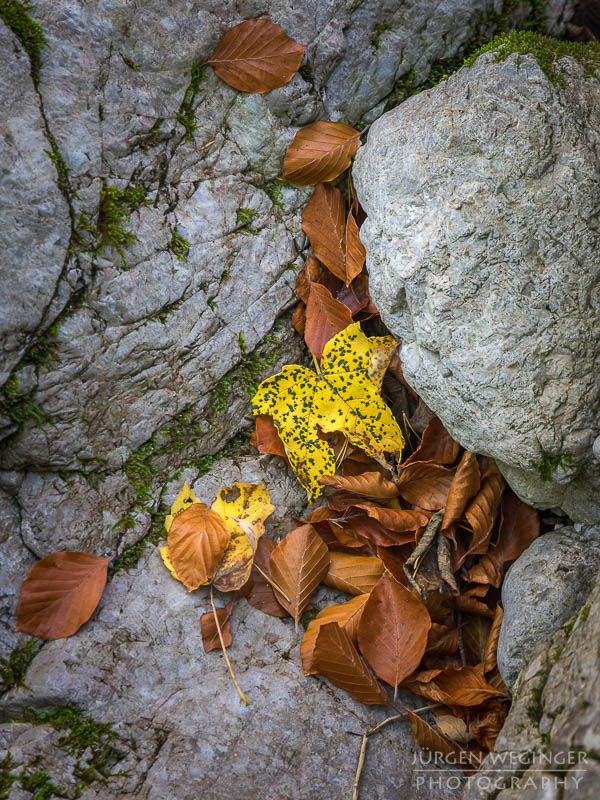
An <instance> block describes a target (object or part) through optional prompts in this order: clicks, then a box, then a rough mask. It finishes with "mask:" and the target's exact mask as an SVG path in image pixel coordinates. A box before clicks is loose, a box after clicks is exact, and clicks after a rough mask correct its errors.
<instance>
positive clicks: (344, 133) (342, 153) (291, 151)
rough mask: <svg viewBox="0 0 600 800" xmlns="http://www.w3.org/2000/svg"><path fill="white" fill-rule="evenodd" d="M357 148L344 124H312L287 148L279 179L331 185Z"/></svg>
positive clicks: (357, 137) (357, 135)
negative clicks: (281, 177) (327, 182)
mask: <svg viewBox="0 0 600 800" xmlns="http://www.w3.org/2000/svg"><path fill="white" fill-rule="evenodd" d="M359 144H360V133H359V131H357V130H356V129H355V128H352V127H350V125H346V124H345V123H344V122H324V121H322V120H319V121H318V122H313V123H311V124H310V125H307V126H306V128H301V129H300V130H299V131H298V133H297V134H296V135H295V137H294V140H293V142H292V143H291V145H290V146H289V147H288V149H287V152H286V154H285V161H284V162H283V177H284V178H286V179H287V180H289V181H293V182H294V183H297V184H299V185H300V186H310V185H313V184H315V183H325V182H326V181H333V180H335V179H336V178H337V176H338V175H341V173H342V172H343V171H344V170H345V169H347V168H348V167H349V166H350V164H351V162H352V158H353V156H354V154H355V153H356V151H357V150H358V145H359ZM359 272H360V270H359Z"/></svg>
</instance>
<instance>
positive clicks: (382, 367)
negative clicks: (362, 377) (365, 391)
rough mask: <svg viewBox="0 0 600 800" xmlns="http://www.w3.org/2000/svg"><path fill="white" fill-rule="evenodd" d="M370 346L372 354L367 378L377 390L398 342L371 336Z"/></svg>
mask: <svg viewBox="0 0 600 800" xmlns="http://www.w3.org/2000/svg"><path fill="white" fill-rule="evenodd" d="M371 346H372V349H373V352H372V355H371V363H370V364H369V378H370V379H371V380H372V381H373V383H374V384H375V386H377V388H378V389H381V385H382V383H383V377H384V375H385V372H386V370H387V368H388V366H389V364H390V361H391V360H392V356H393V355H394V353H395V352H396V350H397V348H398V342H397V341H396V340H395V339H393V338H392V337H391V336H372V337H371Z"/></svg>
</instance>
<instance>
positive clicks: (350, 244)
mask: <svg viewBox="0 0 600 800" xmlns="http://www.w3.org/2000/svg"><path fill="white" fill-rule="evenodd" d="M344 249H345V251H346V281H345V283H346V286H349V285H350V283H351V282H352V281H353V280H354V278H356V276H357V275H359V274H360V273H361V272H362V268H363V267H364V265H365V259H366V257H367V251H366V250H365V246H364V244H363V243H362V242H361V240H360V236H359V233H358V225H357V224H356V220H355V219H354V214H353V213H352V209H350V211H349V212H348V219H347V220H346V243H345V248H344Z"/></svg>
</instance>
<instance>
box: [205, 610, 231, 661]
mask: <svg viewBox="0 0 600 800" xmlns="http://www.w3.org/2000/svg"><path fill="white" fill-rule="evenodd" d="M233 603H234V601H233V600H231V601H230V602H229V603H227V605H226V606H225V607H224V608H218V609H217V617H218V618H219V625H220V626H221V633H222V634H223V642H224V643H225V647H230V645H231V643H232V641H233V640H232V638H231V615H232V613H233ZM200 630H201V631H202V644H203V646H204V652H205V653H210V651H211V650H221V640H220V639H219V632H218V631H217V626H216V624H215V615H214V614H213V612H212V611H208V612H207V613H206V614H202V616H201V617H200Z"/></svg>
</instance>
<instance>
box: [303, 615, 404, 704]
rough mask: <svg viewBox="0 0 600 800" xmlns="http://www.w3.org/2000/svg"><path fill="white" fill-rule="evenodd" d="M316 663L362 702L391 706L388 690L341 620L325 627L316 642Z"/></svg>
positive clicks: (330, 678)
mask: <svg viewBox="0 0 600 800" xmlns="http://www.w3.org/2000/svg"><path fill="white" fill-rule="evenodd" d="M313 666H314V668H315V669H316V670H317V672H320V673H321V674H322V675H326V676H327V678H329V680H330V681H331V683H332V684H333V685H334V686H337V687H338V688H339V689H344V690H345V691H346V692H348V694H349V695H350V697H353V698H354V699H355V700H358V701H359V702H360V703H366V704H367V705H377V704H379V703H381V704H382V705H387V703H388V696H387V692H386V691H385V689H384V688H383V686H382V685H381V684H380V683H379V681H378V680H377V678H376V677H375V676H374V675H373V674H372V673H371V672H369V670H368V669H367V667H366V665H365V663H364V662H363V661H362V659H361V657H360V656H359V654H358V650H357V649H356V647H355V646H354V645H353V644H352V640H351V639H350V637H349V636H348V634H347V633H346V631H344V630H343V629H342V628H340V626H339V625H338V623H337V622H328V623H326V624H325V625H322V626H321V628H320V630H319V632H318V634H317V639H316V642H315V648H314V654H313Z"/></svg>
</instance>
